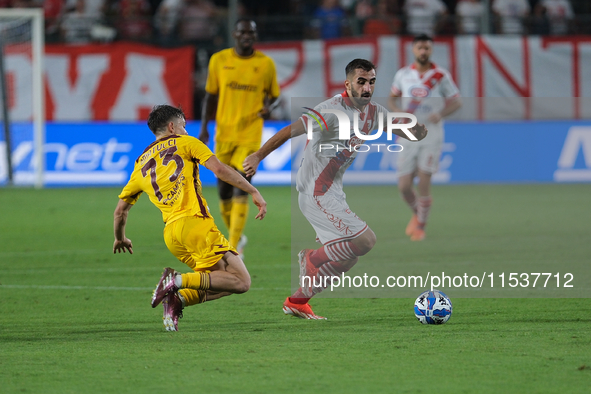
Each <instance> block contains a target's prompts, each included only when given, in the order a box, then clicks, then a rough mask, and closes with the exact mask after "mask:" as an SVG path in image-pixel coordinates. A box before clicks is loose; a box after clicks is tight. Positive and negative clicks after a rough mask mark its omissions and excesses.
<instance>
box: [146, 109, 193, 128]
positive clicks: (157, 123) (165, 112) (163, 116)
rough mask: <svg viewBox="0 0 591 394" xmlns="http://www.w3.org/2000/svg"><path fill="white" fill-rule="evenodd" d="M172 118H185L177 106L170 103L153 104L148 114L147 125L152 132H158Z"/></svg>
mask: <svg viewBox="0 0 591 394" xmlns="http://www.w3.org/2000/svg"><path fill="white" fill-rule="evenodd" d="M174 118H180V119H185V114H184V113H183V110H182V109H181V108H180V107H179V108H177V107H173V106H171V105H166V104H163V105H155V106H154V108H152V111H151V112H150V115H148V127H149V128H150V130H152V133H154V134H158V133H159V132H160V131H163V129H166V126H167V125H168V123H169V122H170V121H172V120H173V119H174Z"/></svg>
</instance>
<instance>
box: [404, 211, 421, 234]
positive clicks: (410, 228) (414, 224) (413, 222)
mask: <svg viewBox="0 0 591 394" xmlns="http://www.w3.org/2000/svg"><path fill="white" fill-rule="evenodd" d="M418 227H419V218H418V216H417V214H416V213H415V214H413V215H412V217H411V218H410V222H408V225H407V226H406V235H408V236H409V237H410V236H412V234H413V233H414V231H415V229H417V228H418Z"/></svg>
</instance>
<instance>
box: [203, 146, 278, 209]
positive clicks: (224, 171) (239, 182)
mask: <svg viewBox="0 0 591 394" xmlns="http://www.w3.org/2000/svg"><path fill="white" fill-rule="evenodd" d="M203 165H204V166H205V167H206V168H207V169H209V170H211V171H212V172H213V173H214V174H215V176H216V177H217V178H218V179H221V180H222V181H224V182H226V183H229V184H230V185H232V186H235V187H237V188H239V189H241V190H244V191H245V192H247V193H248V194H250V195H251V196H252V202H254V205H256V206H257V208H258V209H259V213H258V214H257V215H256V216H255V219H261V220H262V219H263V218H264V217H265V215H266V214H267V202H266V201H265V199H264V198H263V196H262V195H261V193H259V191H258V190H257V188H256V187H254V186H253V185H251V184H250V183H248V181H247V180H246V179H244V177H243V176H242V175H240V174H239V173H238V172H236V170H235V169H233V168H232V167H230V166H229V165H226V164H224V163H222V162H221V161H219V159H218V158H217V157H215V156H211V157H210V158H209V159H207V161H206V162H205V163H203Z"/></svg>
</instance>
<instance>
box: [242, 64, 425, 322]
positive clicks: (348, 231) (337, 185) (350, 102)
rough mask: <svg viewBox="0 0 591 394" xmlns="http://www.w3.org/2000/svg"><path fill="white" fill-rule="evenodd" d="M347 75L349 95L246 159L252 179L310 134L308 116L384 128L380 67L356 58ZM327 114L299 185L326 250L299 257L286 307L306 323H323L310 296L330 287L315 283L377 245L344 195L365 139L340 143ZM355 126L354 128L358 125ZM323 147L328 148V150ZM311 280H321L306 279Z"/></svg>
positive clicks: (419, 131) (364, 129)
mask: <svg viewBox="0 0 591 394" xmlns="http://www.w3.org/2000/svg"><path fill="white" fill-rule="evenodd" d="M345 75H346V80H345V91H344V92H343V93H341V94H338V95H336V96H334V97H333V98H331V99H329V100H326V101H324V102H322V103H320V104H318V105H317V106H316V107H315V108H314V110H311V111H310V112H308V113H306V114H304V115H303V116H302V117H301V118H300V119H299V120H297V121H295V122H294V123H292V124H291V125H289V126H287V127H284V128H283V129H281V130H280V131H279V132H278V133H277V134H275V135H274V136H273V137H272V138H271V139H269V140H268V141H267V142H266V143H265V144H264V145H263V146H262V148H261V149H259V150H258V151H257V152H255V153H253V154H252V155H250V156H248V157H247V158H246V160H245V161H244V164H243V166H244V170H245V172H246V174H247V175H252V174H254V173H255V171H256V169H257V167H258V164H259V162H260V161H261V160H263V159H264V158H265V157H266V156H267V155H268V154H269V153H271V152H272V151H274V150H275V149H277V148H279V147H280V146H281V145H282V144H283V143H284V142H285V141H287V140H288V139H290V138H293V137H297V136H299V135H302V134H305V133H306V132H307V131H308V130H307V127H308V118H309V117H313V118H316V117H317V116H318V115H320V114H321V112H322V110H339V111H342V112H344V113H345V114H346V115H347V116H348V118H349V119H350V120H352V119H353V118H354V117H357V118H358V119H359V129H360V131H361V133H363V134H365V135H368V134H371V132H372V131H373V130H376V129H377V128H378V126H379V120H380V117H383V120H384V121H385V120H386V118H387V115H386V114H387V112H388V111H387V110H386V109H385V108H384V107H382V106H380V105H378V104H376V103H374V102H372V101H371V97H372V95H373V91H374V85H375V83H376V70H375V66H374V65H373V64H372V63H371V62H369V61H367V60H364V59H355V60H353V61H351V62H350V63H349V64H348V65H347V67H346V68H345ZM322 116H323V117H324V121H325V122H326V123H324V122H321V124H325V126H320V125H319V124H315V123H311V124H312V125H313V130H312V139H311V140H310V141H308V144H307V145H306V149H305V151H304V158H303V161H302V164H301V166H300V168H299V170H298V173H297V179H296V185H297V190H298V193H299V194H298V203H299V206H300V209H301V211H302V213H303V214H304V216H305V217H306V219H307V220H308V222H310V224H311V225H312V227H313V228H314V230H315V231H316V236H317V239H318V241H319V242H320V243H321V244H322V245H323V246H322V247H321V248H319V249H316V250H312V249H305V250H302V251H301V252H300V253H299V254H298V259H299V264H300V285H302V287H301V288H300V289H298V290H297V291H296V292H295V294H293V295H292V296H291V297H287V299H286V300H285V302H284V304H283V312H284V313H285V314H287V315H293V316H297V317H300V318H304V319H323V317H321V316H317V315H315V314H314V312H313V311H312V309H311V307H310V305H309V304H308V301H309V300H310V298H312V297H313V296H314V295H315V294H318V293H319V292H320V291H322V290H323V289H324V287H322V286H314V283H320V282H321V278H324V277H333V276H340V275H341V274H342V273H343V272H347V271H348V270H350V269H351V267H353V266H354V265H355V264H356V263H357V261H358V259H359V256H363V255H364V254H366V253H368V252H369V251H370V250H371V249H372V248H373V246H374V244H375V242H376V236H375V234H374V232H373V231H372V230H371V229H370V228H369V227H368V225H367V224H366V223H365V222H364V221H363V220H361V219H360V218H359V217H358V216H357V215H355V213H354V212H352V211H351V209H349V206H348V205H347V202H346V200H345V193H344V192H343V174H344V172H345V171H346V169H347V168H348V167H349V166H350V165H351V163H352V162H353V160H354V159H355V156H356V155H357V151H356V150H355V149H350V148H354V147H355V146H356V145H358V144H362V143H363V140H361V139H360V138H359V137H357V136H356V135H355V134H354V131H353V129H352V128H351V129H350V130H349V131H348V132H347V135H349V137H348V139H346V140H339V129H338V126H339V120H338V118H337V116H336V115H335V114H327V113H325V114H324V115H322ZM349 123H350V124H351V127H353V125H354V122H353V121H350V122H349ZM384 124H385V123H384ZM394 133H395V134H396V135H398V136H400V137H402V138H414V139H415V140H421V139H423V138H424V137H425V136H426V134H427V130H426V129H425V128H424V127H423V126H421V125H419V126H416V127H415V128H412V129H410V131H409V130H408V129H404V131H402V129H395V130H394ZM321 145H322V146H323V147H324V149H322V150H320V146H321ZM328 146H330V148H327V147H328ZM305 277H307V278H316V279H314V280H308V281H306V280H305ZM326 282H328V284H330V280H329V281H325V282H323V283H326Z"/></svg>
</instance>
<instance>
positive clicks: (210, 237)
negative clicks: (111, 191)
mask: <svg viewBox="0 0 591 394" xmlns="http://www.w3.org/2000/svg"><path fill="white" fill-rule="evenodd" d="M185 125H186V122H185V115H184V114H183V111H182V110H180V109H179V108H175V107H171V106H169V105H159V106H156V107H154V108H153V109H152V112H151V113H150V115H149V117H148V127H149V128H150V130H152V132H153V133H154V135H155V136H156V141H155V142H153V143H152V144H150V145H149V146H148V147H147V148H146V149H145V150H144V152H143V153H142V154H141V155H140V157H138V159H137V160H136V162H135V166H134V169H133V172H132V174H131V177H130V179H129V182H128V183H127V185H125V187H124V188H123V191H122V192H121V194H120V195H119V199H120V200H119V203H118V204H117V207H116V208H115V213H114V232H115V242H114V244H113V253H117V252H119V253H121V252H124V253H125V251H126V250H127V251H128V252H129V253H133V249H132V244H131V240H129V239H128V238H127V237H126V236H125V225H126V223H127V216H128V213H129V210H130V209H131V208H132V207H133V205H134V204H135V203H136V202H137V200H138V198H139V197H140V195H141V194H142V192H145V193H146V194H147V195H148V197H149V198H150V201H152V203H153V204H154V205H155V206H156V207H158V209H160V211H161V212H162V218H163V220H164V223H165V227H164V241H165V242H166V246H167V247H168V249H169V250H170V252H171V253H172V254H173V255H174V256H175V257H176V258H178V259H179V260H180V261H182V262H183V263H185V264H186V265H187V266H189V268H191V269H192V270H193V272H191V273H186V274H181V273H179V272H176V271H175V270H173V269H172V268H165V269H164V273H163V274H162V277H161V278H160V281H159V282H158V284H157V285H156V289H155V290H154V295H153V297H152V307H153V308H154V307H156V306H157V305H158V304H159V303H160V302H162V304H163V306H164V317H163V319H164V327H165V328H166V330H167V331H178V320H179V318H180V317H182V310H183V308H184V307H187V306H190V305H195V304H199V303H202V302H205V301H212V300H215V299H218V298H220V297H223V296H227V295H230V294H234V293H244V292H246V291H248V289H249V287H250V275H249V274H248V271H247V269H246V267H245V266H244V263H243V262H242V260H241V259H240V257H239V256H238V253H237V252H236V249H234V247H233V246H231V245H230V244H229V242H228V241H227V240H226V238H224V236H223V235H222V233H220V231H219V230H218V229H217V227H216V225H215V223H214V221H213V219H212V217H211V213H210V212H209V207H208V206H207V202H206V201H205V199H204V198H203V195H202V192H201V181H200V180H199V165H203V166H205V167H206V168H208V169H209V170H211V171H213V172H214V173H215V175H216V176H217V177H218V178H219V179H223V180H224V181H225V182H227V183H229V184H231V185H234V186H235V187H238V188H240V189H242V190H244V191H245V192H247V193H249V194H250V195H251V196H252V200H253V202H254V203H255V205H256V206H257V207H258V209H259V212H258V214H257V215H256V218H257V219H263V218H264V217H265V214H266V212H267V203H266V202H265V200H264V199H263V197H262V196H261V194H260V193H259V192H258V190H257V189H256V188H255V187H254V186H252V185H251V184H250V183H248V182H247V181H246V180H245V179H244V178H243V177H242V176H241V175H240V174H238V173H237V172H236V171H235V170H234V169H233V168H231V167H229V166H227V165H226V164H222V163H221V162H220V161H219V160H218V159H217V157H216V156H215V155H214V154H213V153H212V152H211V151H210V150H209V148H207V146H205V145H204V144H203V143H202V142H201V141H199V140H198V139H197V138H194V137H191V136H189V135H188V134H187V131H186V130H185Z"/></svg>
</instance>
